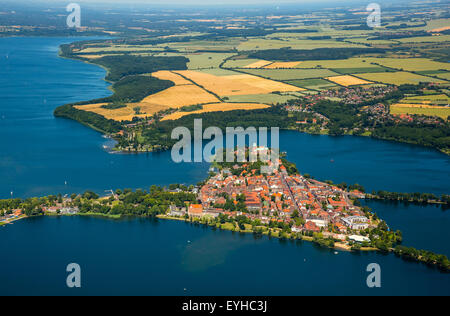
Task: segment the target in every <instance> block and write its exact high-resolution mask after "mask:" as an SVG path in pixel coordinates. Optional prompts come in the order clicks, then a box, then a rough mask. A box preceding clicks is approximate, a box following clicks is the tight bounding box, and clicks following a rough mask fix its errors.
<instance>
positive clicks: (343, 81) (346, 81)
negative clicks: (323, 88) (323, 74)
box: [326, 76, 372, 87]
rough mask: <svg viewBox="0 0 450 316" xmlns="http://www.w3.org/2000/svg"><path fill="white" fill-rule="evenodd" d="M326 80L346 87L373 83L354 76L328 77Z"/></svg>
mask: <svg viewBox="0 0 450 316" xmlns="http://www.w3.org/2000/svg"><path fill="white" fill-rule="evenodd" d="M326 79H327V80H329V81H332V82H334V83H337V84H339V85H341V86H344V87H349V86H356V85H362V84H370V83H372V82H370V81H366V80H362V79H359V78H356V77H353V76H336V77H328V78H326Z"/></svg>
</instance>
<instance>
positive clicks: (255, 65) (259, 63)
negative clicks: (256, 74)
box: [243, 60, 272, 69]
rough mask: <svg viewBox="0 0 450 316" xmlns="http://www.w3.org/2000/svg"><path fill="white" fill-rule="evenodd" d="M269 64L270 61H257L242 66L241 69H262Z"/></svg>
mask: <svg viewBox="0 0 450 316" xmlns="http://www.w3.org/2000/svg"><path fill="white" fill-rule="evenodd" d="M271 63H272V62H271V61H267V60H260V61H257V62H256V63H253V64H250V65H247V66H244V67H243V68H251V69H254V68H262V67H265V66H267V65H269V64H271Z"/></svg>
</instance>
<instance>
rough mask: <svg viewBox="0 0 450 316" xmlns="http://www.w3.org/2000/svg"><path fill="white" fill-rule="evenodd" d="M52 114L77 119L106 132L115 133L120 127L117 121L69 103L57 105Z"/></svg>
mask: <svg viewBox="0 0 450 316" xmlns="http://www.w3.org/2000/svg"><path fill="white" fill-rule="evenodd" d="M53 114H54V115H55V116H56V117H64V118H68V119H72V120H75V121H78V122H80V123H81V124H83V125H86V126H89V127H91V128H93V129H95V130H97V131H100V132H103V133H106V134H111V133H117V132H118V131H120V130H121V129H122V125H121V124H120V123H119V122H116V121H114V120H108V119H106V118H105V117H103V116H101V115H99V114H96V113H93V112H88V111H82V110H78V109H76V108H74V107H73V105H71V104H66V105H63V106H60V107H57V108H56V109H55V111H54V113H53Z"/></svg>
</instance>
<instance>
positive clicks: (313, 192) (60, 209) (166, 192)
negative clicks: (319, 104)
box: [0, 147, 450, 271]
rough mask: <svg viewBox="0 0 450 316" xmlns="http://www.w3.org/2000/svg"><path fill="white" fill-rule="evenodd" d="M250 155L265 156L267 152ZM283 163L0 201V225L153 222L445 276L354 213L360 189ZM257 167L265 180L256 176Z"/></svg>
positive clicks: (444, 263) (367, 212)
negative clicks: (382, 258) (405, 262)
mask: <svg viewBox="0 0 450 316" xmlns="http://www.w3.org/2000/svg"><path fill="white" fill-rule="evenodd" d="M249 150H250V149H249ZM251 150H257V151H265V153H266V154H269V155H270V154H271V150H270V149H269V148H266V147H252V149H251ZM236 153H237V152H236ZM248 153H249V151H247V156H248ZM284 156H285V154H282V155H281V157H280V158H279V159H278V161H277V162H276V163H272V162H271V161H269V162H262V161H261V160H257V161H255V162H239V163H238V162H232V163H230V162H213V163H212V164H211V168H210V170H209V176H208V178H207V179H206V180H205V181H204V182H202V183H200V184H198V185H196V186H194V185H190V186H185V185H180V184H173V185H170V186H169V187H168V188H166V187H157V186H154V185H153V186H152V187H151V188H150V190H149V191H146V190H140V189H138V190H136V191H132V190H131V189H124V190H120V189H118V190H116V191H111V192H110V194H109V195H108V196H104V197H100V196H99V195H97V194H96V193H94V192H92V191H86V192H85V193H83V194H79V195H77V194H72V195H70V196H68V195H65V196H62V195H61V194H59V195H57V196H47V197H42V198H29V199H25V200H22V199H9V200H0V226H6V225H7V224H12V223H13V222H14V221H16V220H19V219H22V218H26V217H30V216H42V215H46V216H73V215H78V216H102V217H107V218H112V219H118V218H121V217H123V216H139V217H152V218H160V219H167V220H180V221H185V222H187V223H191V224H194V225H206V226H210V227H212V228H213V229H221V230H230V231H233V232H237V233H252V234H254V235H255V236H257V237H262V236H264V235H265V236H267V237H269V238H279V239H280V240H292V241H294V240H297V241H303V240H304V241H311V242H314V243H315V244H317V245H319V246H321V247H326V248H331V249H336V250H343V251H383V252H394V253H395V254H396V255H398V256H401V257H405V258H407V259H414V260H416V261H419V262H423V263H426V264H429V265H433V266H438V267H439V268H440V269H442V270H444V271H448V270H449V268H450V261H449V260H448V258H447V257H446V256H445V255H440V254H434V253H432V252H429V251H426V250H416V249H414V248H410V247H405V246H403V245H401V243H402V233H401V232H400V231H398V230H395V231H394V230H392V229H391V228H390V227H389V226H388V225H387V224H386V222H385V221H383V220H382V219H380V218H378V216H377V215H376V213H374V212H373V211H372V210H371V209H369V208H368V207H366V206H361V202H360V200H361V199H364V198H366V197H367V196H370V194H366V193H364V192H363V191H364V189H363V188H362V187H360V186H359V185H353V186H348V187H347V186H345V187H342V186H341V185H335V184H333V183H332V182H331V181H326V182H322V181H318V180H316V179H314V178H312V177H311V176H310V175H308V174H303V175H301V174H300V173H299V171H298V170H297V167H296V166H295V165H294V164H293V163H291V162H289V161H287V160H286V159H285V158H283V157H284ZM264 165H266V166H268V167H269V170H271V172H270V173H266V172H262V170H263V169H262V168H261V167H262V166H264Z"/></svg>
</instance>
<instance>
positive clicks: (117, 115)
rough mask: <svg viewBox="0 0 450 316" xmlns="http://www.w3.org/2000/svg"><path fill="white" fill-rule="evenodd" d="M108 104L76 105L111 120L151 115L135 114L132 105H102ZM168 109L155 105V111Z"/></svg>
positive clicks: (128, 119) (125, 119) (127, 119)
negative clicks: (110, 107) (108, 106)
mask: <svg viewBox="0 0 450 316" xmlns="http://www.w3.org/2000/svg"><path fill="white" fill-rule="evenodd" d="M104 105H107V103H96V104H86V105H77V106H75V108H76V109H78V110H83V111H88V112H93V113H97V114H99V115H101V116H103V117H105V118H107V119H109V120H115V121H131V120H132V119H133V117H146V116H150V115H145V114H138V115H137V114H135V111H134V110H133V108H132V107H131V106H127V107H123V108H119V109H114V110H111V109H104V108H102V106H104ZM165 109H167V107H166V106H163V105H161V106H159V107H158V106H157V105H155V107H154V109H153V110H154V113H156V112H159V111H162V110H165Z"/></svg>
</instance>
